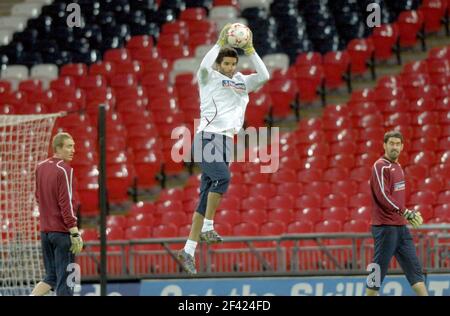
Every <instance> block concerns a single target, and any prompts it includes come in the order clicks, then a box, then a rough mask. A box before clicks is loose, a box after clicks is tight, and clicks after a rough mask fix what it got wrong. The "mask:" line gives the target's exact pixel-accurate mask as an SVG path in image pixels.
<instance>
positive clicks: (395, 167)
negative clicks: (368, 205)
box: [370, 157, 407, 225]
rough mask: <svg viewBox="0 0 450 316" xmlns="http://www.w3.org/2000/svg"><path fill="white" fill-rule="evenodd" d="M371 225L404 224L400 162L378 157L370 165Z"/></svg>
mask: <svg viewBox="0 0 450 316" xmlns="http://www.w3.org/2000/svg"><path fill="white" fill-rule="evenodd" d="M370 188H371V191H372V205H373V207H372V225H406V224H407V222H406V219H405V218H404V217H403V212H404V211H405V209H406V208H405V175H404V173H403V169H402V167H401V166H400V164H398V163H395V162H391V161H389V160H388V159H387V158H386V157H381V158H379V159H378V160H377V161H376V162H375V163H374V165H373V167H372V176H371V178H370Z"/></svg>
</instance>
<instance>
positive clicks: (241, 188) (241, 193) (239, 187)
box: [224, 183, 249, 199]
mask: <svg viewBox="0 0 450 316" xmlns="http://www.w3.org/2000/svg"><path fill="white" fill-rule="evenodd" d="M248 194H249V189H248V187H247V185H245V184H241V183H231V184H230V185H229V187H228V190H227V192H226V193H225V194H224V197H226V196H234V197H237V198H241V199H243V198H245V197H247V196H248Z"/></svg>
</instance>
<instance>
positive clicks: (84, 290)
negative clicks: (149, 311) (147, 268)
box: [74, 282, 141, 296]
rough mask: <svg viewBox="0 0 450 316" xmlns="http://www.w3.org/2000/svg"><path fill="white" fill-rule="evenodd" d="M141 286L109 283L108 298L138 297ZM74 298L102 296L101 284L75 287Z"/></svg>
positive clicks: (137, 283) (83, 284) (136, 283)
mask: <svg viewBox="0 0 450 316" xmlns="http://www.w3.org/2000/svg"><path fill="white" fill-rule="evenodd" d="M140 286H141V284H140V283H139V282H135V283H108V285H107V288H106V293H107V295H108V296H137V295H139V292H140ZM74 296H100V283H97V284H96V283H92V284H89V283H86V284H85V283H82V284H81V285H80V286H75V290H74Z"/></svg>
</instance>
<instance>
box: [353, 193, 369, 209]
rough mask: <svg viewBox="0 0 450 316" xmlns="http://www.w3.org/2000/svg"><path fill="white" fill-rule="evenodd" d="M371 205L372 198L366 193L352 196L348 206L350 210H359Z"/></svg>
mask: <svg viewBox="0 0 450 316" xmlns="http://www.w3.org/2000/svg"><path fill="white" fill-rule="evenodd" d="M371 205H372V197H371V196H370V194H367V193H358V194H356V195H354V196H351V197H350V200H349V203H348V206H349V207H351V208H360V207H363V206H367V207H368V206H371Z"/></svg>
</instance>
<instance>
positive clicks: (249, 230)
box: [233, 223, 259, 236]
mask: <svg viewBox="0 0 450 316" xmlns="http://www.w3.org/2000/svg"><path fill="white" fill-rule="evenodd" d="M258 234H259V229H258V226H257V225H256V224H255V223H240V224H238V225H235V226H234V227H233V235H234V236H257V235H258Z"/></svg>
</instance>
